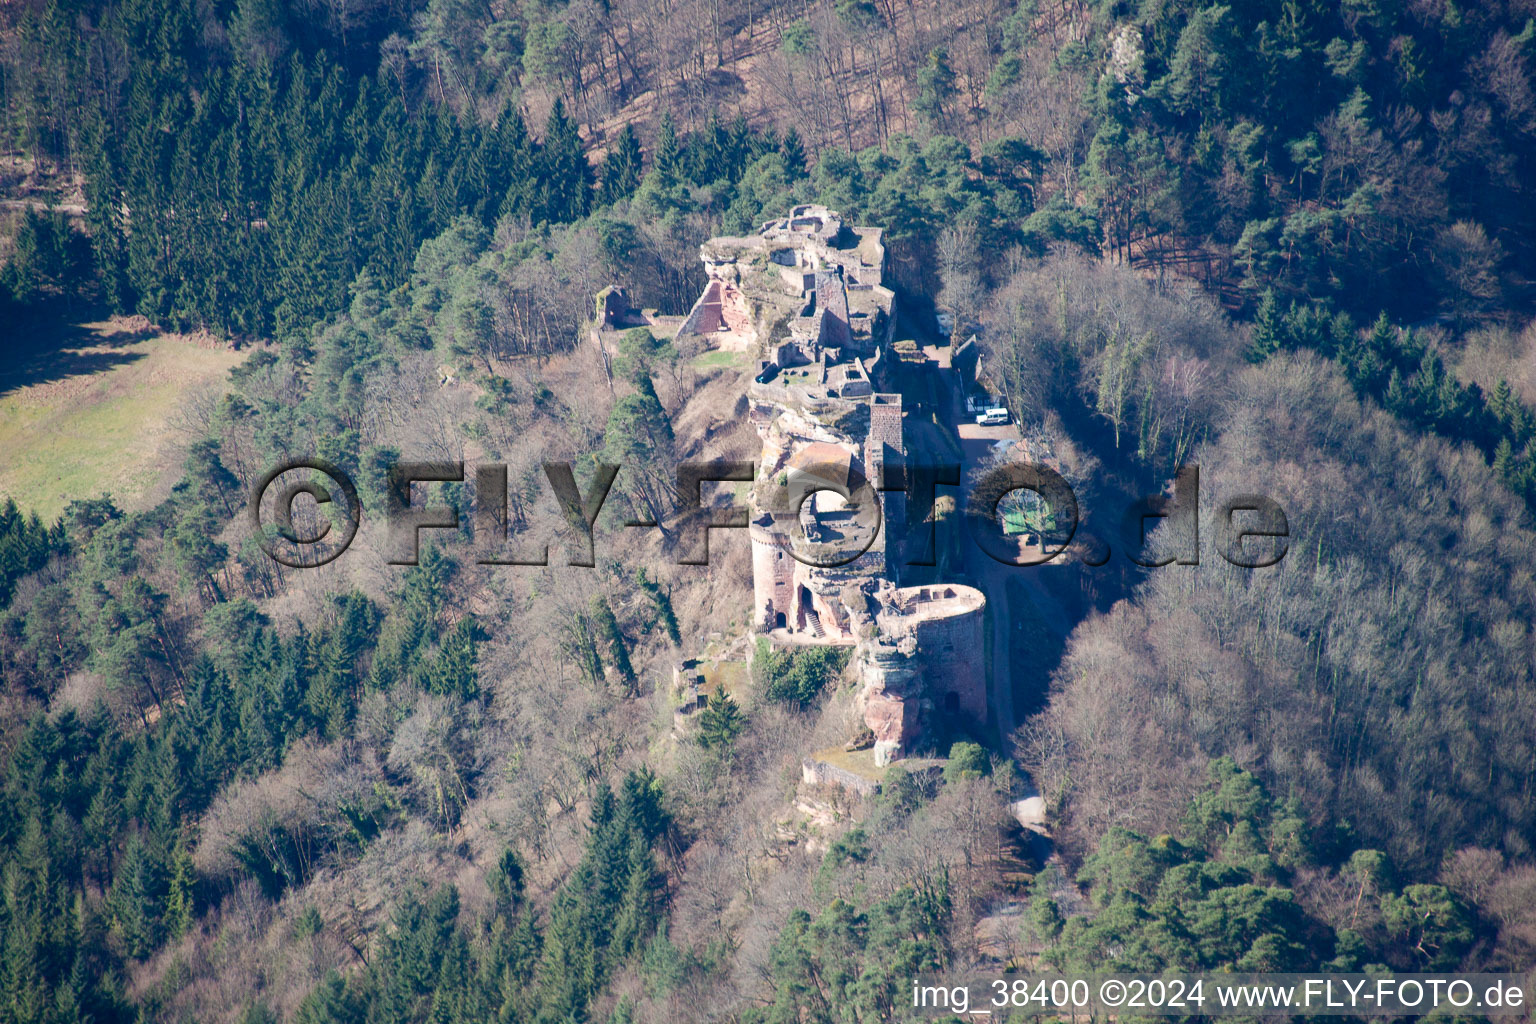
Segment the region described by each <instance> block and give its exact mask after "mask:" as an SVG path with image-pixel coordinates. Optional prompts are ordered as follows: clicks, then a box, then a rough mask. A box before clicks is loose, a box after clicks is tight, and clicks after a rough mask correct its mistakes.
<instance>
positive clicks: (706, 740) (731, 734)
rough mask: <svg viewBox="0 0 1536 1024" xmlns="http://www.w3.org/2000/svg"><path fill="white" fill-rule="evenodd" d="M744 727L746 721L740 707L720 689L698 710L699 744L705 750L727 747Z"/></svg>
mask: <svg viewBox="0 0 1536 1024" xmlns="http://www.w3.org/2000/svg"><path fill="white" fill-rule="evenodd" d="M744 728H746V722H745V721H744V720H743V718H742V715H741V709H740V708H739V707H737V706H736V702H735V701H734V700H732V699H731V695H730V694H728V693H726V692H724V691H723V690H722V691H721V692H719V693H717V694H716V695H715V696H714V697H713V698H711V699H710V702H709V704H708V706H706V707H705V708H704V710H703V711H701V712H699V746H701V747H703V748H704V749H706V750H709V749H713V748H720V749H728V748H729V747H730V746H731V744H732V743H734V742H735V741H736V737H737V736H738V735H740V733H741V730H742V729H744Z"/></svg>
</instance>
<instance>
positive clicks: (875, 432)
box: [677, 206, 987, 764]
mask: <svg viewBox="0 0 1536 1024" xmlns="http://www.w3.org/2000/svg"><path fill="white" fill-rule="evenodd" d="M701 257H702V259H703V261H704V266H705V270H706V273H707V275H708V279H709V280H708V284H707V285H706V287H705V289H704V292H703V294H702V295H700V297H699V300H698V302H697V303H695V305H694V307H693V309H692V310H691V311H690V312H689V314H688V316H687V317H686V318H685V319H684V321H683V323H682V325H681V327H680V328H679V330H678V335H677V337H678V340H679V342H683V341H686V340H693V341H695V342H696V343H702V344H703V345H705V346H707V347H723V348H728V349H735V350H740V351H746V352H752V353H754V354H755V355H756V356H757V357H758V360H759V362H758V366H759V373H758V374H757V376H756V377H755V378H754V382H753V383H752V384H751V385H750V386H749V391H748V399H749V403H748V409H749V416H750V417H751V420H752V423H753V425H754V426H755V427H756V428H757V432H758V434H759V436H760V437H761V438H762V442H763V448H762V455H761V458H760V463H759V469H758V474H757V483H756V485H755V487H754V491H753V499H752V505H753V507H752V511H751V528H750V532H751V539H752V566H753V590H754V595H753V596H754V609H753V616H754V626H755V628H756V629H757V630H758V632H760V633H761V634H763V635H765V636H768V637H769V638H771V639H772V640H774V641H775V642H778V643H784V644H793V643H812V644H838V645H846V646H851V647H853V648H854V665H855V666H856V671H857V673H858V677H859V680H860V690H859V697H858V701H859V704H860V707H861V710H862V712H863V715H864V720H865V723H866V724H867V725H868V727H869V729H870V731H871V732H872V733H873V736H874V754H875V761H876V763H877V764H886V763H888V762H889V761H890V760H892V759H895V758H900V757H903V756H905V755H906V754H908V753H910V752H911V751H912V750H914V749H915V748H916V747H917V746H918V745H920V744H921V740H922V737H923V736H924V734H925V732H926V731H928V730H929V728H930V727H931V726H933V725H934V724H936V722H937V719H938V717H939V716H951V717H954V718H956V719H962V720H964V721H966V722H968V723H970V724H971V725H973V726H977V727H979V726H981V725H983V724H985V722H986V720H987V680H986V669H985V658H984V641H983V630H982V616H983V614H984V609H985V604H986V600H985V597H984V596H983V595H982V593H981V592H980V591H979V590H976V589H974V588H972V587H968V586H963V585H960V584H939V585H933V584H928V585H923V586H903V585H902V583H903V580H902V578H901V577H902V573H903V568H904V563H905V560H904V558H903V557H902V554H903V552H902V547H903V544H902V541H903V539H904V538H905V536H906V525H907V524H906V500H905V493H904V490H903V488H904V480H905V476H904V474H905V472H906V468H907V460H908V458H909V456H910V454H911V453H909V452H908V450H907V443H906V439H905V431H904V428H903V423H902V413H903V410H902V396H901V395H900V394H899V393H897V392H895V391H892V390H888V389H887V388H889V386H890V382H891V381H890V378H891V377H892V376H893V370H892V369H891V366H892V363H893V357H892V356H891V355H890V352H889V348H890V344H891V339H892V335H893V330H894V327H895V316H896V303H895V300H896V296H895V293H894V292H892V291H891V290H890V289H889V288H887V287H885V285H884V284H883V283H882V281H883V278H884V270H885V248H884V245H883V243H882V240H881V232H880V230H879V229H878V228H865V227H852V226H849V225H846V224H844V223H843V222H842V219H841V218H840V217H839V216H838V215H837V214H836V213H834V212H833V211H831V210H828V209H826V208H825V207H820V206H800V207H796V208H795V209H794V210H793V211H792V213H791V215H790V216H789V217H786V218H783V219H781V220H775V221H770V222H768V223H766V224H764V225H763V226H762V227H761V229H760V230H759V231H758V233H757V234H756V235H755V236H752V237H749V238H715V239H711V240H710V241H708V242H706V243H704V245H703V246H702V247H701ZM882 386H884V387H882ZM882 484H885V485H887V486H886V487H884V488H882ZM808 492H813V493H809V496H807V493H808Z"/></svg>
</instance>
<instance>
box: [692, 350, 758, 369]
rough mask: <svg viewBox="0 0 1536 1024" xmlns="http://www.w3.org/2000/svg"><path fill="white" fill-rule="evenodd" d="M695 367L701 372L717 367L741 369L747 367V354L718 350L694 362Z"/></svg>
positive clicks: (705, 354)
mask: <svg viewBox="0 0 1536 1024" xmlns="http://www.w3.org/2000/svg"><path fill="white" fill-rule="evenodd" d="M693 365H694V366H695V367H697V368H698V369H701V370H710V369H714V368H716V367H733V368H735V369H741V368H742V367H744V366H746V365H747V354H746V353H745V352H729V351H726V350H725V349H716V350H715V351H713V352H705V353H704V354H703V355H701V356H697V357H695V358H694V360H693Z"/></svg>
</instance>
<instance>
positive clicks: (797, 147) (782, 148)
mask: <svg viewBox="0 0 1536 1024" xmlns="http://www.w3.org/2000/svg"><path fill="white" fill-rule="evenodd" d="M779 155H780V156H782V157H783V158H784V167H785V169H786V170H788V171H789V176H790V179H791V180H795V179H799V178H803V177H805V145H804V144H803V143H802V142H801V141H800V133H799V132H797V131H795V129H794V127H793V126H791V127H790V128H789V130H788V131H786V132H785V133H784V140H783V141H782V142H780V143H779Z"/></svg>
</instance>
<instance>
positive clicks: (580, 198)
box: [535, 99, 593, 224]
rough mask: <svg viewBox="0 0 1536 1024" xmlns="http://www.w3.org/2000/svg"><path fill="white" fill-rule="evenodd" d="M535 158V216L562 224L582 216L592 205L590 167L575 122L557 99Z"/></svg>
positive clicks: (591, 175)
mask: <svg viewBox="0 0 1536 1024" xmlns="http://www.w3.org/2000/svg"><path fill="white" fill-rule="evenodd" d="M539 157H540V158H539V165H540V166H539V176H540V190H539V202H538V204H537V207H536V213H535V215H536V217H537V218H538V219H543V220H548V221H550V222H553V223H562V224H563V223H569V222H571V221H573V220H577V219H579V218H581V217H584V216H586V214H587V211H588V210H589V209H590V208H591V204H592V184H593V174H592V165H591V164H589V163H587V155H586V153H585V152H584V151H583V149H582V146H581V136H580V134H579V133H578V132H577V130H576V122H575V121H573V120H572V119H571V118H570V117H568V116H567V115H566V112H565V104H564V102H563V101H561V100H558V99H557V100H555V105H554V108H553V109H551V110H550V112H549V120H548V122H546V124H545V126H544V141H543V145H542V148H541V150H540V154H539Z"/></svg>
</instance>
